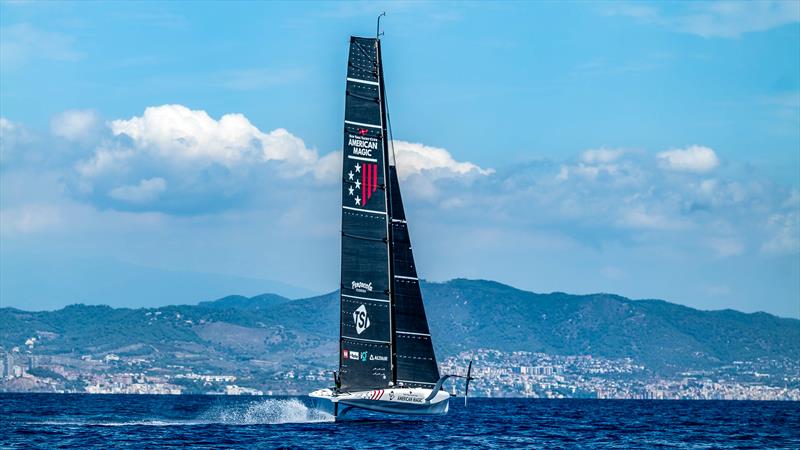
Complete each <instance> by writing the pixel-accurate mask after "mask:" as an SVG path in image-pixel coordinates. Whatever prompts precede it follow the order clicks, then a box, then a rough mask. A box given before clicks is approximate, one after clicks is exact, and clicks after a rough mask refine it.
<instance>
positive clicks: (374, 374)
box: [339, 37, 439, 392]
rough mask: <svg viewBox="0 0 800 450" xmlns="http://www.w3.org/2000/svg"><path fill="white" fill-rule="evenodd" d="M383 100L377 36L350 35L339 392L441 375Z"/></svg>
mask: <svg viewBox="0 0 800 450" xmlns="http://www.w3.org/2000/svg"><path fill="white" fill-rule="evenodd" d="M385 105H386V102H385V99H384V89H383V74H382V66H381V61H380V41H379V40H378V39H372V38H357V37H353V38H351V39H350V56H349V60H348V65H347V90H346V99H345V121H344V147H343V148H344V152H343V168H342V279H341V322H340V348H339V389H340V390H341V391H344V392H352V391H361V390H370V389H381V388H386V387H390V386H409V387H414V386H419V387H430V386H431V385H433V384H434V383H435V382H436V381H437V380H438V378H439V371H438V367H437V365H436V357H435V356H434V353H433V346H432V343H431V339H430V332H429V330H428V323H427V320H426V318H425V310H424V307H423V304H422V296H421V294H420V290H419V281H418V280H417V273H416V268H415V267H414V258H413V255H412V253H411V242H410V239H409V236H408V228H407V226H406V220H405V214H404V211H403V204H402V200H401V197H400V187H399V184H398V182H397V175H396V173H395V171H394V167H393V166H390V165H389V162H390V161H389V152H388V145H387V144H388V142H387V138H386V136H387V132H386V131H387V121H386V110H385ZM387 187H388V189H387Z"/></svg>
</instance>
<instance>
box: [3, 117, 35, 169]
mask: <svg viewBox="0 0 800 450" xmlns="http://www.w3.org/2000/svg"><path fill="white" fill-rule="evenodd" d="M32 141H33V135H31V134H30V133H29V132H28V130H27V129H25V127H23V126H22V124H20V123H17V122H12V121H10V120H8V119H6V118H5V117H0V163H3V164H6V163H8V162H10V161H11V160H16V159H21V158H23V157H24V156H25V155H22V154H20V153H21V152H20V151H19V148H20V146H23V145H25V144H29V143H31V142H32Z"/></svg>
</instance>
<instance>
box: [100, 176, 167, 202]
mask: <svg viewBox="0 0 800 450" xmlns="http://www.w3.org/2000/svg"><path fill="white" fill-rule="evenodd" d="M166 189H167V182H166V181H164V179H163V178H149V179H147V180H141V181H139V184H136V185H126V186H118V187H115V188H114V189H112V190H111V191H110V192H109V193H108V195H109V196H110V197H112V198H115V199H117V200H122V201H124V202H130V203H147V202H150V201H152V200H155V199H156V198H158V196H159V195H160V194H161V193H162V192H164V191H165V190H166Z"/></svg>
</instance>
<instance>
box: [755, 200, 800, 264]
mask: <svg viewBox="0 0 800 450" xmlns="http://www.w3.org/2000/svg"><path fill="white" fill-rule="evenodd" d="M766 228H767V231H768V233H769V234H770V235H769V238H768V239H767V241H765V242H764V244H763V245H762V246H761V251H762V252H764V253H769V254H774V255H786V254H794V253H797V252H800V210H794V211H791V212H788V213H777V214H773V215H771V216H770V217H769V219H768V220H767V226H766Z"/></svg>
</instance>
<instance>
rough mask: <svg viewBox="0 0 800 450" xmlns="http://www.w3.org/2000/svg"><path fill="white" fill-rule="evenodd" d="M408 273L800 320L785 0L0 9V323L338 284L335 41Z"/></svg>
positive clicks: (797, 90)
mask: <svg viewBox="0 0 800 450" xmlns="http://www.w3.org/2000/svg"><path fill="white" fill-rule="evenodd" d="M382 11H386V17H385V19H384V20H383V31H384V32H385V35H384V37H383V41H382V42H383V55H384V65H385V78H386V88H387V100H388V103H389V112H390V115H391V121H392V128H393V134H394V138H395V148H396V151H397V164H398V173H399V175H400V178H401V187H402V189H403V197H404V200H405V203H406V205H405V206H406V210H407V215H408V218H409V228H410V231H411V237H412V240H413V242H414V249H415V253H416V258H417V266H418V271H419V273H420V276H421V277H423V278H425V279H428V280H431V281H445V280H449V279H452V278H458V277H464V278H481V279H491V280H496V281H499V282H503V283H507V284H510V285H512V286H515V287H518V288H520V289H525V290H531V291H535V292H553V291H562V292H569V293H576V294H588V293H596V292H609V293H615V294H620V295H624V296H627V297H630V298H635V299H651V298H659V299H665V300H668V301H671V302H675V303H679V304H683V305H687V306H691V307H694V308H700V309H725V308H732V309H737V310H741V311H745V312H754V311H766V312H769V313H772V314H777V315H781V316H784V317H795V318H797V317H800V2H794V1H777V2H768V1H765V2H674V3H659V2H647V3H628V2H608V3H604V2H580V3H563V2H530V3H525V2H509V3H504V2H491V3H481V2H471V3H466V4H461V3H445V2H422V1H420V2H384V3H380V2H378V3H376V2H370V3H366V2H364V3H362V2H321V3H313V2H287V3H280V2H226V3H225V5H224V6H223V5H222V4H221V3H214V2H196V3H194V2H158V3H157V2H107V3H101V2H76V3H70V2H29V1H3V2H0V117H1V118H0V281H1V282H2V283H0V306H13V307H17V308H22V309H29V310H40V309H53V308H60V307H63V306H65V305H67V304H71V303H76V302H84V303H106V304H111V305H115V306H128V307H139V306H155V305H162V304H168V303H193V302H196V301H200V300H206V299H209V298H214V297H215V296H222V295H225V294H244V295H255V294H258V293H261V292H265V291H270V290H273V291H276V292H279V293H285V294H286V295H295V296H297V295H304V294H313V293H323V292H329V291H332V290H334V289H336V287H337V286H338V283H339V245H340V238H339V232H340V209H339V208H340V204H339V199H340V197H339V191H338V190H339V186H340V183H338V177H339V175H338V174H339V173H340V172H339V170H340V167H341V166H340V165H341V146H342V126H343V125H342V121H343V113H344V87H345V75H346V62H347V46H348V42H349V36H351V35H359V36H373V35H374V34H375V32H376V21H375V19H376V17H377V15H378V14H379V13H380V12H382Z"/></svg>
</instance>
